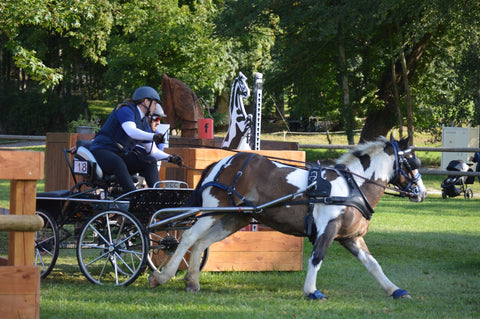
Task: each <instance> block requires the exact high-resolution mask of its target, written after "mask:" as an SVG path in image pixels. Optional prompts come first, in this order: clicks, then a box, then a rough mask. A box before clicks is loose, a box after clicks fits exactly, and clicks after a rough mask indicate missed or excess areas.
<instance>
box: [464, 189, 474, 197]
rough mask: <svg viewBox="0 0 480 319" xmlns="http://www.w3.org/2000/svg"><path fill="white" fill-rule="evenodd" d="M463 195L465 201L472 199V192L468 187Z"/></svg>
mask: <svg viewBox="0 0 480 319" xmlns="http://www.w3.org/2000/svg"><path fill="white" fill-rule="evenodd" d="M464 195H465V199H471V198H473V190H472V189H471V188H470V187H467V189H466V190H465V194H464Z"/></svg>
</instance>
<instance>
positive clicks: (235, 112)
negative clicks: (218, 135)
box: [222, 72, 252, 150]
mask: <svg viewBox="0 0 480 319" xmlns="http://www.w3.org/2000/svg"><path fill="white" fill-rule="evenodd" d="M249 96H250V89H249V88H248V85H247V77H246V76H245V75H244V74H243V73H242V72H239V73H238V76H237V77H236V78H235V80H234V81H233V84H232V90H231V91H230V103H229V110H230V123H229V125H228V131H227V135H225V138H224V139H223V142H222V148H228V149H238V150H251V149H252V148H251V146H250V136H251V132H252V130H251V127H252V114H248V115H247V112H246V111H245V107H244V106H243V99H246V98H248V97H249Z"/></svg>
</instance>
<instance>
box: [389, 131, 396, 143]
mask: <svg viewBox="0 0 480 319" xmlns="http://www.w3.org/2000/svg"><path fill="white" fill-rule="evenodd" d="M393 141H395V138H394V137H393V132H392V133H390V142H393Z"/></svg>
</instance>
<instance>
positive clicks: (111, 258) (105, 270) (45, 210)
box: [35, 141, 208, 285]
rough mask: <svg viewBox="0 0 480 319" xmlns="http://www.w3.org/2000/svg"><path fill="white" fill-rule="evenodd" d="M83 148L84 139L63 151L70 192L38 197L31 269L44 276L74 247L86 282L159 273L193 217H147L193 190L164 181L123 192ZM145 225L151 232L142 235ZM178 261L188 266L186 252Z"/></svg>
mask: <svg viewBox="0 0 480 319" xmlns="http://www.w3.org/2000/svg"><path fill="white" fill-rule="evenodd" d="M88 146H89V142H88V141H78V142H77V146H76V147H75V148H73V149H70V150H66V149H64V150H63V152H64V155H65V159H66V162H67V164H68V167H69V169H70V172H71V175H72V177H73V181H74V186H73V187H72V188H71V189H68V190H58V191H52V192H42V193H37V196H36V207H37V209H36V214H37V215H39V216H40V217H42V219H43V220H44V227H43V228H42V229H41V230H40V231H38V232H36V234H35V265H36V266H39V267H40V268H41V277H42V278H46V277H47V276H48V275H49V274H50V272H51V271H52V269H53V268H54V266H55V264H56V261H57V258H58V256H59V254H60V248H74V249H76V253H77V260H78V264H79V266H80V269H81V271H82V273H83V274H84V275H85V277H86V278H87V279H88V280H89V281H91V282H93V283H96V284H113V285H129V284H131V283H132V282H133V281H135V280H136V278H137V277H138V276H139V275H140V274H141V273H142V272H143V271H144V270H145V269H146V267H147V265H148V267H150V268H152V269H159V268H160V269H161V267H163V266H164V265H165V263H166V262H167V261H168V259H169V258H170V256H171V255H172V253H173V252H174V251H175V249H176V247H177V246H178V243H179V242H180V240H181V238H182V234H183V232H184V231H185V230H186V229H188V228H190V227H191V226H192V224H193V223H194V222H195V219H196V217H195V216H189V217H185V218H182V219H181V220H174V221H168V220H167V222H165V223H161V221H162V220H166V219H168V218H170V217H172V216H171V214H156V215H155V216H154V217H153V218H152V216H153V215H154V213H155V212H156V211H157V210H159V209H162V208H167V207H168V208H172V207H179V206H181V205H183V203H184V201H185V200H186V199H187V198H188V197H189V196H190V194H191V192H192V191H193V190H192V189H191V188H189V187H188V185H187V183H185V182H182V181H175V180H166V181H165V180H164V181H160V182H159V183H157V184H156V185H155V187H153V188H139V189H137V190H134V191H132V192H129V193H125V194H123V193H122V192H121V189H120V188H119V187H118V185H117V183H116V182H115V179H114V177H113V176H107V175H104V174H103V172H102V170H101V168H100V167H99V166H98V165H97V163H96V161H95V158H94V156H93V155H92V153H91V152H90V151H89V149H88ZM69 154H71V155H73V156H72V159H70V157H69ZM133 178H134V179H138V176H133ZM150 223H156V224H157V225H156V228H155V229H154V230H153V229H152V231H147V228H148V227H149V224H150ZM207 253H208V250H206V251H205V252H204V256H203V261H202V266H203V265H204V264H205V262H206V259H207ZM183 263H184V265H183V267H188V253H187V254H186V255H185V256H184V259H183Z"/></svg>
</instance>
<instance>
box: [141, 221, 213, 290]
mask: <svg viewBox="0 0 480 319" xmlns="http://www.w3.org/2000/svg"><path fill="white" fill-rule="evenodd" d="M215 221H216V218H213V217H205V218H201V219H200V220H199V221H198V222H196V223H195V225H193V226H192V228H190V229H187V230H186V231H185V232H184V233H183V236H182V241H181V242H180V244H179V245H178V247H177V249H176V250H175V253H174V254H173V256H172V258H170V260H169V261H168V263H167V265H166V266H165V267H164V268H163V269H162V272H159V271H158V270H155V271H154V272H153V273H152V274H151V275H150V277H149V278H148V283H149V285H150V287H151V288H155V287H156V286H159V285H163V284H164V283H165V282H167V281H168V280H169V279H170V278H172V277H173V276H174V275H175V273H176V272H177V269H178V266H179V265H180V262H181V261H182V259H183V256H184V255H185V253H186V252H187V250H188V249H189V248H190V247H192V245H193V244H194V243H195V242H196V241H197V240H198V239H199V238H201V237H202V236H204V235H205V233H206V232H207V231H208V230H209V229H210V227H212V225H213V224H214V223H215Z"/></svg>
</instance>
